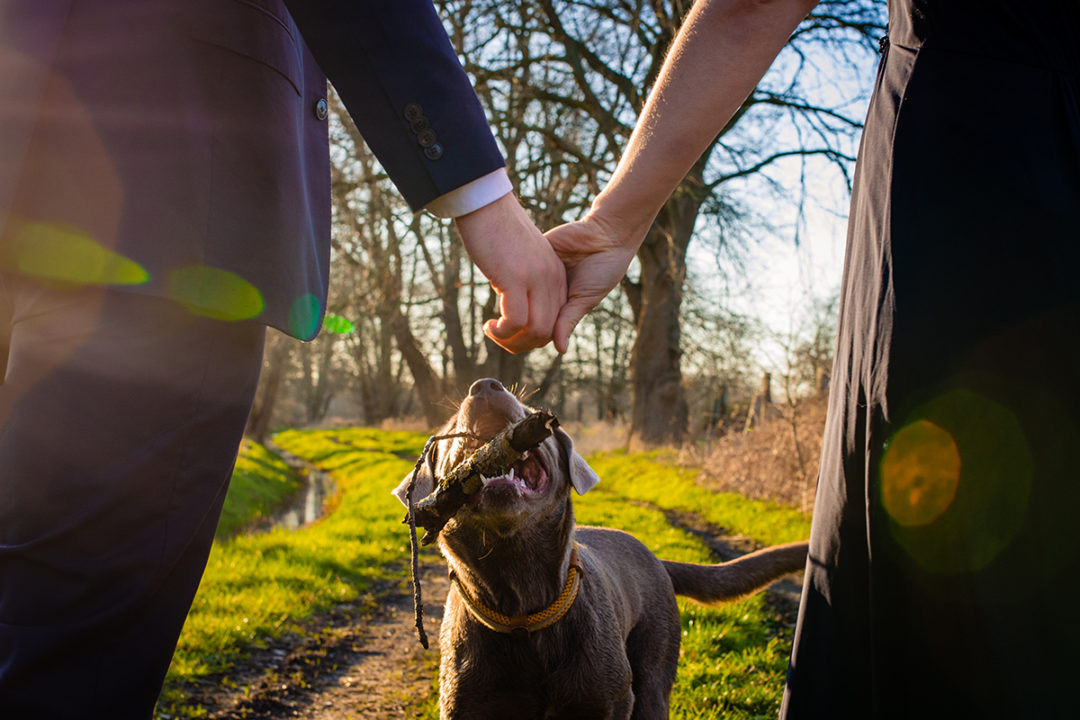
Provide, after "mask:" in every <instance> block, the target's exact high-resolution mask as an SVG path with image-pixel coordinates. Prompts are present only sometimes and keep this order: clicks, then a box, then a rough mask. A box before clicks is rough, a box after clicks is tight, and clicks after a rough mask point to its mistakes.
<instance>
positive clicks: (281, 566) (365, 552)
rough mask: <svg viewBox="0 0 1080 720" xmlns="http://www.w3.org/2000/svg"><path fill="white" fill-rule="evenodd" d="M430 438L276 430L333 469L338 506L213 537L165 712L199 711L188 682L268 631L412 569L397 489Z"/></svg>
mask: <svg viewBox="0 0 1080 720" xmlns="http://www.w3.org/2000/svg"><path fill="white" fill-rule="evenodd" d="M335 437H336V438H338V439H339V440H343V441H345V442H348V443H352V445H344V444H341V443H339V442H335V441H334V440H333V438H335ZM425 439H426V438H424V437H423V436H421V435H417V434H415V433H406V432H396V433H395V432H390V433H387V432H381V431H377V430H349V431H335V432H330V431H326V432H303V433H300V432H291V431H289V432H284V433H281V434H279V435H278V436H277V437H276V438H275V442H276V443H277V444H278V445H280V446H281V447H282V448H283V449H285V450H287V451H289V452H291V453H294V454H297V455H301V456H303V457H307V458H310V459H312V460H315V461H317V462H318V463H319V464H320V465H321V466H324V467H325V468H326V469H328V470H331V471H333V472H334V476H335V479H336V481H337V484H338V492H339V497H338V498H337V504H336V508H335V509H334V511H333V513H332V514H330V515H329V516H328V517H326V518H325V519H323V520H322V521H321V522H318V523H316V524H314V525H311V526H309V527H306V528H302V529H300V530H296V531H289V530H285V529H277V530H273V531H270V532H266V533H259V534H254V535H239V536H236V537H233V538H231V539H227V540H224V541H218V542H215V544H214V547H213V549H212V551H211V553H210V559H209V562H208V564H207V568H206V572H205V574H204V575H203V579H202V583H201V584H200V586H199V592H198V594H197V595H196V598H195V601H194V603H193V605H192V607H191V611H190V612H189V613H188V618H187V622H186V624H185V625H184V631H183V633H182V635H181V637H180V642H179V645H178V646H177V649H176V653H175V654H174V656H173V661H172V665H171V666H170V668H169V674H168V677H167V678H166V684H165V689H164V691H163V693H162V697H161V699H160V700H159V704H158V711H159V713H167V714H170V715H176V714H181V715H182V716H185V717H193V716H198V714H199V713H198V712H196V711H194V710H193V709H192V708H190V707H188V703H187V702H186V698H187V695H186V693H185V691H184V684H185V683H190V682H197V681H198V680H199V679H200V678H205V677H206V676H208V675H210V674H213V673H221V672H225V671H227V670H228V669H229V668H230V667H231V666H232V665H234V664H235V663H236V662H238V661H239V660H241V659H242V658H244V657H245V656H246V655H248V654H249V652H250V650H251V649H252V648H257V647H265V646H266V643H267V641H268V639H270V638H273V637H276V636H278V635H281V634H282V633H285V632H303V627H302V622H303V621H304V620H306V619H309V618H310V617H311V616H313V615H314V614H316V613H318V612H320V611H323V610H326V609H328V608H330V607H332V606H333V605H335V604H337V603H341V602H347V601H350V600H353V599H355V598H356V596H357V595H359V594H361V593H363V592H365V591H367V590H369V589H370V588H371V587H372V585H373V583H375V582H377V581H380V580H397V579H398V578H402V577H404V573H405V572H406V570H405V569H403V568H405V567H406V566H407V558H408V534H407V533H405V532H403V531H402V525H401V517H402V512H401V506H400V505H399V504H398V501H397V500H396V499H395V498H394V497H393V496H391V494H390V491H391V490H392V489H393V488H394V487H395V486H396V485H397V483H398V482H399V481H400V480H401V478H402V477H404V476H405V474H406V473H408V472H409V471H411V469H412V462H410V461H408V460H407V459H404V458H403V456H404V455H407V454H409V453H413V454H419V452H420V449H421V448H422V447H423V443H424V440H425ZM256 452H257V451H256Z"/></svg>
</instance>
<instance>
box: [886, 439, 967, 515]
mask: <svg viewBox="0 0 1080 720" xmlns="http://www.w3.org/2000/svg"><path fill="white" fill-rule="evenodd" d="M959 483H960V450H959V449H958V448H957V447H956V442H955V441H954V440H953V438H952V435H950V434H949V433H948V432H946V431H945V430H944V429H942V428H940V427H938V426H937V425H935V424H934V423H932V422H930V421H928V420H919V421H917V422H915V423H912V424H911V425H908V426H907V427H905V428H903V429H902V430H900V432H898V433H897V434H896V435H895V436H894V437H893V439H892V442H890V443H889V449H888V450H887V451H886V452H885V457H884V458H883V459H882V461H881V496H882V497H881V499H882V502H883V504H884V505H885V509H886V510H887V511H888V513H889V515H891V516H892V518H893V520H895V521H896V522H898V523H899V524H901V525H903V526H905V527H912V526H917V525H928V524H930V523H932V522H934V521H935V520H937V519H938V518H939V517H941V515H942V514H943V513H944V512H945V511H946V510H947V509H948V508H949V506H950V505H952V503H953V500H954V499H955V498H956V488H957V486H958V485H959Z"/></svg>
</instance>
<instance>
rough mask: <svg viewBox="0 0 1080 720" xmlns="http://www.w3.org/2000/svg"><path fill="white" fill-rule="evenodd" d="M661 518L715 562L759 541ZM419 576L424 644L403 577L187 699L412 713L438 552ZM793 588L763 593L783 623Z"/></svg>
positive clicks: (250, 719)
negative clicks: (704, 547) (701, 544)
mask: <svg viewBox="0 0 1080 720" xmlns="http://www.w3.org/2000/svg"><path fill="white" fill-rule="evenodd" d="M665 515H666V516H667V519H668V522H669V523H671V524H672V525H674V526H675V527H678V528H680V529H683V530H685V531H687V532H690V533H691V534H693V535H695V536H696V537H698V538H699V539H700V540H701V541H702V542H704V543H705V544H706V545H708V546H709V547H710V548H711V549H712V551H713V553H714V555H716V556H717V559H718V560H724V561H726V560H730V559H732V558H734V557H737V556H739V555H742V554H744V553H747V552H751V551H753V550H756V549H758V547H759V546H757V545H756V544H754V543H753V542H752V541H749V540H748V539H746V538H742V537H738V536H730V535H727V534H725V532H724V531H723V529H721V528H718V527H716V526H714V525H710V524H709V523H707V522H706V521H704V520H703V519H702V518H701V516H699V515H697V514H696V513H692V512H687V511H677V512H676V511H666V512H665ZM405 573H406V574H407V570H406V571H405ZM421 582H422V588H423V598H424V627H425V628H426V630H427V633H428V637H429V638H430V641H431V649H430V650H426V651H425V650H424V649H423V648H422V647H421V646H420V643H419V641H418V640H417V635H416V629H415V627H414V616H413V604H412V586H411V584H410V583H409V582H408V580H407V579H404V578H403V579H402V580H400V581H397V582H394V583H386V584H384V585H383V586H381V587H377V588H375V589H374V590H373V591H372V592H371V593H369V594H368V595H365V596H363V597H362V598H359V599H358V600H357V601H356V602H354V603H350V604H346V605H340V606H338V607H337V608H335V609H334V610H333V611H332V612H330V613H328V614H325V615H322V616H320V617H318V618H315V619H313V620H312V621H310V622H309V623H308V625H307V627H306V628H305V632H304V633H303V634H302V635H291V636H287V637H285V638H281V639H277V640H275V641H273V644H272V646H271V647H269V648H267V649H265V650H256V651H255V652H254V653H253V654H252V656H251V657H250V658H249V659H248V660H247V661H245V662H244V663H242V664H241V665H239V666H237V667H236V668H234V670H233V671H232V672H230V673H229V674H228V678H227V680H226V679H225V678H221V677H218V678H213V679H210V680H208V681H206V682H203V683H200V684H199V685H198V686H196V687H194V688H191V691H192V692H191V706H192V707H197V706H198V705H201V706H202V707H203V708H205V709H206V710H207V711H208V712H209V715H208V717H209V718H212V719H213V720H239V719H240V718H244V719H246V720H279V719H283V718H304V719H306V720H399V719H404V718H410V719H412V718H416V717H417V716H418V714H419V711H420V707H421V706H422V705H423V704H424V703H425V702H426V701H427V699H428V698H430V697H431V695H432V694H433V693H434V692H435V686H434V683H435V680H436V677H437V674H438V649H437V647H438V636H439V625H440V622H441V620H442V614H443V609H442V606H443V603H444V602H445V600H446V593H447V590H448V586H449V583H448V580H447V577H446V566H445V564H444V562H443V561H442V559H441V558H438V557H429V558H426V559H425V560H424V562H423V563H422V565H421ZM800 587H801V577H800V576H799V574H796V575H792V576H789V577H788V578H785V579H784V580H781V581H779V582H777V583H775V584H774V585H773V586H772V587H771V588H770V589H769V590H768V591H767V596H766V597H767V602H768V603H769V605H770V606H771V607H772V608H773V610H774V612H775V613H776V614H777V616H778V617H779V618H781V619H782V620H783V622H784V623H785V624H787V625H788V626H789V627H794V624H795V618H796V615H797V612H798V600H799V590H800ZM245 688H246V689H245Z"/></svg>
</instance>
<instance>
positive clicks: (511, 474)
mask: <svg viewBox="0 0 1080 720" xmlns="http://www.w3.org/2000/svg"><path fill="white" fill-rule="evenodd" d="M508 477H509V478H510V482H514V468H510V473H509V475H508Z"/></svg>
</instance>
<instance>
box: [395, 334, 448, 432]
mask: <svg viewBox="0 0 1080 720" xmlns="http://www.w3.org/2000/svg"><path fill="white" fill-rule="evenodd" d="M393 327H394V339H395V341H396V342H397V346H398V349H399V350H401V355H402V357H404V358H405V363H406V364H407V365H408V366H409V372H410V373H411V374H412V376H413V385H414V388H415V390H416V396H417V399H418V400H419V401H420V406H421V407H422V408H423V410H424V420H425V421H426V422H427V424H428V425H429V426H431V427H433V428H434V427H438V426H439V425H440V424H441V423H442V422H443V421H444V420H446V408H445V407H444V406H443V405H442V404H441V403H440V401H441V400H442V397H443V396H442V393H440V392H439V387H440V382H439V377H438V375H437V374H436V373H435V369H434V368H432V367H431V362H430V361H429V360H428V358H427V356H426V355H425V354H424V350H423V348H421V347H420V343H419V342H418V341H417V339H416V336H415V335H413V333H412V329H411V328H410V327H409V321H408V320H406V318H405V316H404V315H402V314H401V313H398V314H397V315H396V316H395V317H394V320H393Z"/></svg>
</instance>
